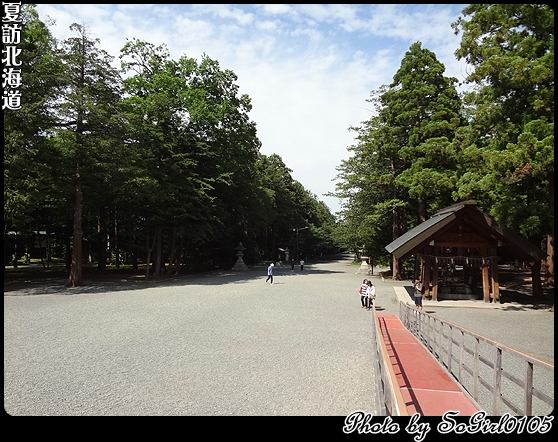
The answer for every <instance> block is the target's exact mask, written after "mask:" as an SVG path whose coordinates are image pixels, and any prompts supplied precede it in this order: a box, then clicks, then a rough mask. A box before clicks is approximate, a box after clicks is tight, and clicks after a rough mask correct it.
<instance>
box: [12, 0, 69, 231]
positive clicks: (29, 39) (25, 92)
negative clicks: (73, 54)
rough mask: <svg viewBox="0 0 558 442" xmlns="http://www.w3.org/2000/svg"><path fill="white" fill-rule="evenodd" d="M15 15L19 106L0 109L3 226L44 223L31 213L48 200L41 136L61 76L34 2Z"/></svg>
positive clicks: (47, 151)
mask: <svg viewBox="0 0 558 442" xmlns="http://www.w3.org/2000/svg"><path fill="white" fill-rule="evenodd" d="M20 17H21V20H22V22H21V34H20V38H21V40H20V43H19V44H18V48H19V49H21V53H20V56H19V57H18V60H19V61H20V62H21V65H20V66H19V68H15V71H13V72H14V73H15V72H19V70H20V71H21V72H20V74H21V76H20V79H21V84H19V87H18V89H19V91H20V92H21V109H18V110H5V111H4V112H3V118H4V231H5V232H6V231H7V230H9V229H16V230H22V229H26V228H27V229H41V228H43V227H44V226H42V225H41V224H40V222H36V217H35V213H36V212H37V211H40V210H41V208H42V207H43V206H44V203H45V201H47V200H49V195H48V189H50V188H52V181H50V177H52V173H51V171H52V166H53V165H55V164H56V161H51V160H52V159H53V155H52V149H51V145H50V141H49V139H48V138H47V137H45V136H44V135H45V133H46V132H47V131H49V130H50V128H51V127H52V126H53V125H54V121H55V114H54V112H53V105H54V103H55V101H56V97H57V91H58V89H59V86H60V80H61V78H62V75H61V69H62V65H61V63H60V60H59V58H58V56H57V53H56V40H55V39H54V38H53V36H52V35H51V33H50V31H49V30H48V27H47V24H45V23H44V22H42V21H41V20H40V19H39V15H38V13H37V11H36V10H35V7H34V5H31V4H24V5H22V7H21V14H20ZM4 46H6V44H4ZM6 70H8V69H6ZM14 79H15V77H14Z"/></svg>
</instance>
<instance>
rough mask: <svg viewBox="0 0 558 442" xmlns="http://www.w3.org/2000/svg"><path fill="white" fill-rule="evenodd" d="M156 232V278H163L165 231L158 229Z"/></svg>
mask: <svg viewBox="0 0 558 442" xmlns="http://www.w3.org/2000/svg"><path fill="white" fill-rule="evenodd" d="M155 232H156V233H155V236H156V238H157V240H156V244H157V247H156V249H155V278H159V277H160V276H161V261H162V260H161V254H162V252H163V245H162V242H163V241H162V240H163V229H162V228H161V227H157V229H156V230H155Z"/></svg>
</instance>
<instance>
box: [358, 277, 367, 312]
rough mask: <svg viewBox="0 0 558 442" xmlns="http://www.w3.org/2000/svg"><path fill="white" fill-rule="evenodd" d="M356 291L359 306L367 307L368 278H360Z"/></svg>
mask: <svg viewBox="0 0 558 442" xmlns="http://www.w3.org/2000/svg"><path fill="white" fill-rule="evenodd" d="M358 292H359V293H360V304H361V305H362V307H361V308H368V307H369V303H368V279H363V280H362V285H361V286H360V288H359V289H358Z"/></svg>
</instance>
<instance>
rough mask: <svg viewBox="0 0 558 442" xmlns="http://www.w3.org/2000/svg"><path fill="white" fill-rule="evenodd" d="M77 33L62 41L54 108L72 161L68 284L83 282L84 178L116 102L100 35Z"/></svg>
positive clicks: (79, 28)
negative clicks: (59, 83)
mask: <svg viewBox="0 0 558 442" xmlns="http://www.w3.org/2000/svg"><path fill="white" fill-rule="evenodd" d="M70 29H71V30H72V31H74V32H76V34H77V36H76V37H71V38H69V39H67V40H65V41H64V42H63V44H62V48H61V52H60V56H61V60H62V62H63V64H64V74H65V79H66V82H65V83H64V85H63V88H62V90H61V96H60V101H59V104H58V107H57V117H58V121H57V127H56V136H57V143H58V145H59V147H60V149H61V150H62V151H63V152H64V154H65V155H66V156H67V158H69V161H71V162H72V163H73V175H74V176H73V180H74V184H75V191H74V201H73V207H74V213H73V234H72V260H71V269H70V275H69V277H68V285H69V286H72V287H75V286H80V285H82V284H83V245H82V240H83V220H82V213H83V198H84V196H83V180H84V177H87V176H89V177H92V176H94V174H92V173H91V169H90V166H91V164H92V162H94V161H95V151H96V150H97V149H98V146H99V144H103V143H104V142H106V139H107V136H108V137H110V136H111V130H110V126H111V118H112V117H113V116H114V115H115V114H116V113H117V109H116V104H117V103H118V101H119V98H120V94H119V81H120V77H119V74H118V71H117V70H116V69H114V68H113V67H112V65H111V62H112V60H113V57H111V56H110V55H108V54H107V53H106V52H105V51H103V50H101V49H99V47H98V44H99V43H100V40H99V39H93V38H91V37H90V35H89V32H88V30H87V29H86V28H85V26H83V25H79V24H76V23H74V24H72V25H71V26H70Z"/></svg>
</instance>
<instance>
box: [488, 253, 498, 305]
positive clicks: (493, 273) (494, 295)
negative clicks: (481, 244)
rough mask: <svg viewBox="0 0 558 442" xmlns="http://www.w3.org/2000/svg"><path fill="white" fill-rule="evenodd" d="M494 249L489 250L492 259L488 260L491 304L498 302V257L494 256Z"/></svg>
mask: <svg viewBox="0 0 558 442" xmlns="http://www.w3.org/2000/svg"><path fill="white" fill-rule="evenodd" d="M496 253H497V252H496V249H495V248H492V249H490V254H491V255H492V258H491V259H490V267H491V270H492V271H491V272H490V274H491V282H492V299H493V302H500V285H499V283H498V257H497V256H496Z"/></svg>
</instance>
